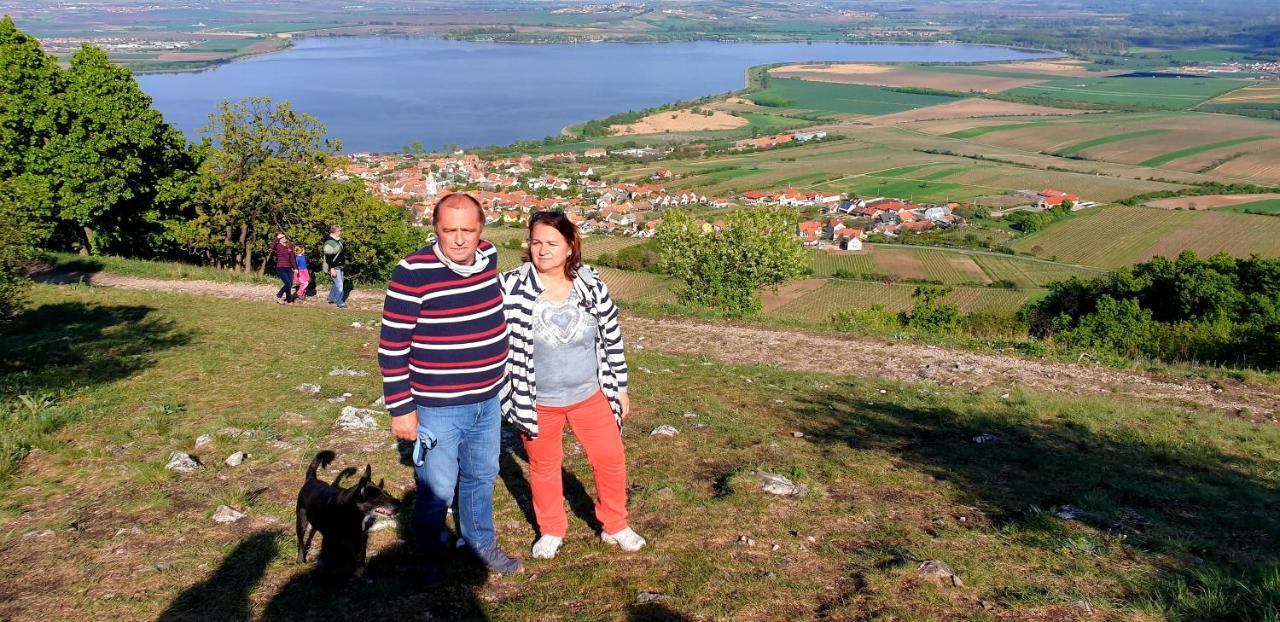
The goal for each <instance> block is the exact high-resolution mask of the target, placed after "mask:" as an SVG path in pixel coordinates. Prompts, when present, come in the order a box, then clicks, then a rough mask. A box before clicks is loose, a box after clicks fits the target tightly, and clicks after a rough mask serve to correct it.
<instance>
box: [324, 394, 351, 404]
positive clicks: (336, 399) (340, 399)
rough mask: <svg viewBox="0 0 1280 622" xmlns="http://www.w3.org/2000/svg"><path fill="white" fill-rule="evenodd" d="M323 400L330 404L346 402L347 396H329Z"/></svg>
mask: <svg viewBox="0 0 1280 622" xmlns="http://www.w3.org/2000/svg"><path fill="white" fill-rule="evenodd" d="M325 401H327V402H329V403H330V404H341V403H343V402H346V401H347V398H345V397H342V396H341V395H339V396H338V397H331V398H329V399H327V400H325Z"/></svg>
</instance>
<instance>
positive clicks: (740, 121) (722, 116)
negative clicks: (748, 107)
mask: <svg viewBox="0 0 1280 622" xmlns="http://www.w3.org/2000/svg"><path fill="white" fill-rule="evenodd" d="M707 112H709V113H710V114H702V113H698V112H694V111H692V110H674V111H670V112H658V113H654V114H651V115H649V116H647V117H644V118H642V119H640V120H639V121H636V122H635V123H631V124H628V125H610V126H609V129H610V130H612V131H613V134H614V135H617V136H629V135H632V134H662V133H666V132H702V131H711V130H732V129H735V128H739V127H742V126H744V125H746V124H747V122H748V121H747V119H746V118H744V117H738V116H734V115H731V114H729V113H728V112H724V111H722V110H710V109H708V110H707Z"/></svg>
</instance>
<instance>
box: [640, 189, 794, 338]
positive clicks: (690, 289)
mask: <svg viewBox="0 0 1280 622" xmlns="http://www.w3.org/2000/svg"><path fill="white" fill-rule="evenodd" d="M799 221H800V214H799V213H798V212H797V211H796V210H794V209H789V208H781V207H776V208H761V209H752V210H743V211H738V212H734V213H732V214H729V215H728V216H726V217H725V226H724V228H723V229H722V230H721V231H715V230H714V228H712V227H711V226H710V225H707V224H706V223H699V222H696V221H694V220H693V218H692V216H690V215H689V213H688V212H685V211H682V210H672V211H669V212H666V213H664V214H663V219H662V223H661V224H659V225H658V230H657V233H656V238H657V242H658V249H659V255H661V257H662V259H661V268H662V271H663V272H666V273H668V274H671V275H672V276H675V277H676V278H679V279H681V280H683V281H684V282H685V288H684V289H682V290H681V291H680V292H679V293H678V294H677V296H678V298H679V300H680V302H681V303H683V304H687V305H692V306H697V307H705V308H709V309H713V310H716V311H721V312H724V313H729V314H742V313H751V312H754V311H757V310H759V308H760V301H759V300H757V299H756V297H755V293H756V291H757V290H759V289H761V288H765V287H777V286H778V285H780V284H781V283H782V282H783V281H786V280H788V279H793V278H796V277H798V276H800V275H801V274H803V272H804V268H805V266H806V265H807V262H806V260H805V255H804V248H803V246H801V244H800V240H799V239H798V238H797V237H796V225H797V223H798V222H799Z"/></svg>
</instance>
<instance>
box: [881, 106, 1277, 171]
mask: <svg viewBox="0 0 1280 622" xmlns="http://www.w3.org/2000/svg"><path fill="white" fill-rule="evenodd" d="M907 127H909V128H910V129H912V130H916V131H921V132H927V133H929V134H935V135H940V136H941V137H943V138H950V139H955V140H965V141H974V142H976V143H982V144H987V145H994V146H1000V147H1007V148H1012V149H1021V150H1026V151H1035V152H1040V153H1046V154H1060V155H1069V156H1072V157H1079V158H1085V159H1088V160H1096V161H1105V162H1115V163H1121V164H1130V165H1134V166H1143V167H1160V168H1164V169H1167V170H1168V169H1171V170H1177V171H1183V172H1188V173H1203V174H1214V175H1219V176H1222V177H1230V178H1235V179H1240V180H1248V181H1253V182H1258V183H1280V157H1277V156H1276V155H1275V154H1276V153H1278V152H1280V124H1277V123H1274V122H1271V121H1266V120H1261V119H1250V118H1246V117H1239V116H1228V115H1215V114H1203V113H1192V112H1188V113H1157V114H1150V113H1140V114H1130V113H1121V114H1104V115H1086V116H1079V117H1072V118H1067V117H1059V118H1053V119H1039V120H1033V121H1029V120H1026V119H998V120H995V119H993V120H979V119H969V120H965V119H956V120H947V121H925V122H920V123H915V124H911V125H909V126H907Z"/></svg>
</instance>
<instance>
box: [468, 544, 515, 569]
mask: <svg viewBox="0 0 1280 622" xmlns="http://www.w3.org/2000/svg"><path fill="white" fill-rule="evenodd" d="M478 555H479V557H480V561H482V562H484V565H485V566H488V567H489V570H492V571H493V572H496V573H498V574H511V573H513V572H520V571H522V570H524V564H521V563H520V560H518V559H511V558H510V557H508V556H507V554H506V553H503V552H502V549H500V548H498V547H497V546H496V545H495V546H494V547H493V548H491V549H489V550H487V551H484V552H482V553H479V554H478Z"/></svg>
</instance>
